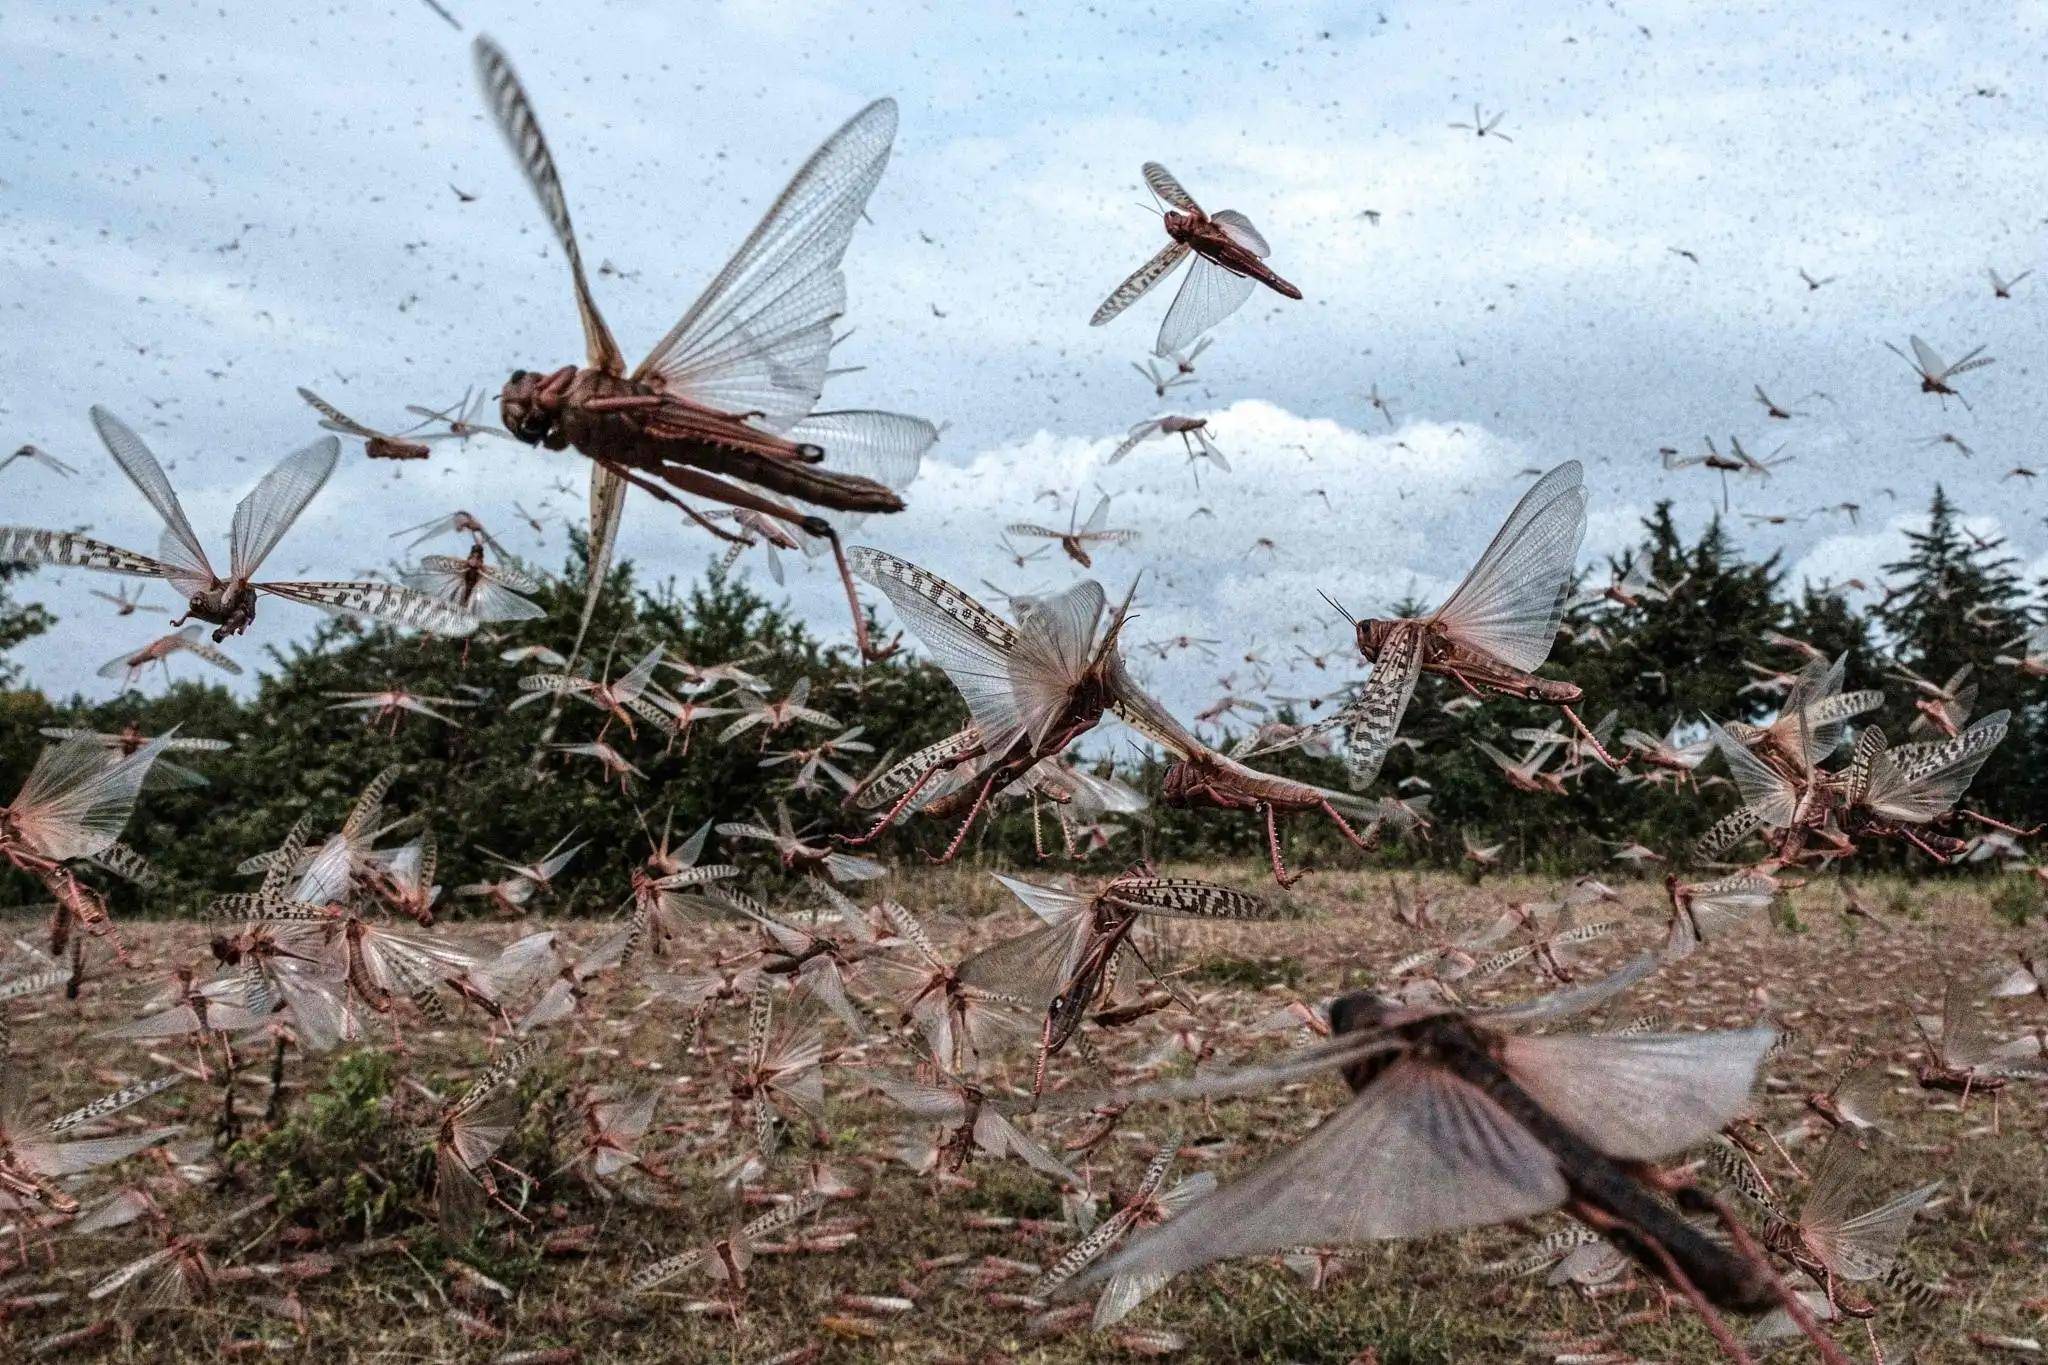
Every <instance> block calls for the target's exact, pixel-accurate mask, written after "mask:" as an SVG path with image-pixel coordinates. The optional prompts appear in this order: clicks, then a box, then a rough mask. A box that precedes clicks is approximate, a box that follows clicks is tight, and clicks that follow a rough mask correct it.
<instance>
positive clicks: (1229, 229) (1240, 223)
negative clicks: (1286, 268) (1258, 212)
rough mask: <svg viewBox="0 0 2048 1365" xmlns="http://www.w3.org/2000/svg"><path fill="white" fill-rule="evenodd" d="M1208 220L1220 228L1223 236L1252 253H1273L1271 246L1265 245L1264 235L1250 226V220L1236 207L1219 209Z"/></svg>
mask: <svg viewBox="0 0 2048 1365" xmlns="http://www.w3.org/2000/svg"><path fill="white" fill-rule="evenodd" d="M1209 221H1210V222H1212V223H1214V224H1216V226H1217V227H1220V228H1222V229H1223V232H1224V235H1225V236H1227V237H1229V238H1230V240H1231V241H1233V242H1236V243H1237V244H1238V245H1239V246H1241V247H1243V248H1244V249H1245V250H1246V251H1249V252H1251V253H1252V255H1254V256H1258V257H1261V258H1264V257H1266V256H1270V255H1272V254H1273V248H1272V247H1270V246H1267V245H1266V239H1265V237H1264V236H1262V235H1261V234H1260V232H1259V230H1258V229H1257V228H1255V227H1253V226H1252V220H1251V219H1249V218H1247V217H1245V216H1244V215H1243V214H1241V213H1239V212H1238V211H1237V210H1236V209H1222V210H1219V211H1218V212H1217V214H1216V215H1215V216H1214V217H1213V218H1211V219H1210V220H1209Z"/></svg>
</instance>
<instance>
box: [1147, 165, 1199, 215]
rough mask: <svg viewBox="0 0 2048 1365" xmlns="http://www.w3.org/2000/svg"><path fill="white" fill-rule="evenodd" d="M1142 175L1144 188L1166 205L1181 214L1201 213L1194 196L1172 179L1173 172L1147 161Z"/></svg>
mask: <svg viewBox="0 0 2048 1365" xmlns="http://www.w3.org/2000/svg"><path fill="white" fill-rule="evenodd" d="M1144 174H1145V184H1146V186H1147V187H1148V188H1149V189H1150V190H1151V191H1152V193H1154V194H1156V195H1158V196H1159V197H1160V198H1161V199H1164V200H1165V201H1166V202H1167V203H1169V204H1171V205H1173V206H1174V207H1175V208H1177V209H1179V210H1181V211H1182V212H1183V213H1200V212H1201V211H1202V206H1201V205H1200V204H1197V203H1196V202H1195V196H1193V195H1192V194H1189V193H1188V192H1187V190H1186V189H1185V188H1184V187H1183V186H1182V185H1181V183H1180V181H1179V180H1177V179H1175V178H1174V174H1173V172H1172V171H1169V170H1167V169H1166V167H1164V166H1162V165H1160V164H1159V163H1158V162H1156V161H1148V162H1146V163H1145V166H1144Z"/></svg>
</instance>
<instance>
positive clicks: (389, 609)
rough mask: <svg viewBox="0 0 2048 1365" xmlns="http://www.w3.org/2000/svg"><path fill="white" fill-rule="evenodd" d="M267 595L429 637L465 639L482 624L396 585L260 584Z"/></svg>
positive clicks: (468, 614)
mask: <svg viewBox="0 0 2048 1365" xmlns="http://www.w3.org/2000/svg"><path fill="white" fill-rule="evenodd" d="M255 586H256V587H258V588H260V589H262V590H263V591H264V592H269V593H276V594H277V595H278V596H279V597H287V598H290V599H291V600H292V601H294V602H304V603H305V604H306V605H307V606H309V607H319V608H321V609H323V610H325V611H332V612H339V613H342V614H344V615H352V616H374V617H376V618H377V619H378V620H380V621H389V622H391V623H392V624H393V625H398V626H411V627H413V628H414V629H417V630H424V631H426V632H427V633H428V634H430V635H449V636H458V637H459V636H463V635H468V634H469V633H470V632H472V631H474V630H475V629H476V628H477V627H478V626H479V625H480V624H482V622H481V621H480V620H479V619H478V618H477V616H476V615H475V614H474V613H472V612H467V611H464V610H463V609H462V608H460V607H458V606H455V605H454V604H453V603H449V602H443V601H441V600H440V599H439V598H436V597H429V596H428V595H427V594H425V593H423V592H416V591H414V590H413V589H411V588H404V587H400V586H399V585H398V584H396V583H258V584H256V585H255Z"/></svg>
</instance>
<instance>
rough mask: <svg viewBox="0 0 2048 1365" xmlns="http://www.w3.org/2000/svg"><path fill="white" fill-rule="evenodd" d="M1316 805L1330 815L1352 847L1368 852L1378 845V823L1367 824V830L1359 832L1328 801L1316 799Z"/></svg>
mask: <svg viewBox="0 0 2048 1365" xmlns="http://www.w3.org/2000/svg"><path fill="white" fill-rule="evenodd" d="M1316 806H1317V808H1318V809H1319V810H1321V811H1322V813H1323V814H1324V815H1327V816H1328V817H1330V820H1331V822H1332V823H1334V824H1335V825H1336V826H1337V831H1338V832H1339V833H1340V834H1342V835H1343V836H1344V837H1345V839H1347V840H1348V841H1349V842H1350V844H1351V846H1352V847H1353V848H1357V849H1362V850H1364V851H1365V852H1367V853H1370V852H1372V851H1373V850H1374V849H1376V848H1378V847H1379V846H1380V831H1379V826H1378V824H1373V825H1371V826H1368V827H1367V832H1366V833H1365V834H1360V833H1359V832H1358V831H1357V830H1355V829H1353V828H1352V827H1351V822H1350V821H1349V820H1346V819H1345V818H1344V817H1343V815H1341V814H1340V813H1339V812H1338V810H1337V808H1336V807H1335V806H1333V805H1331V804H1330V803H1329V802H1328V801H1318V802H1317V803H1316Z"/></svg>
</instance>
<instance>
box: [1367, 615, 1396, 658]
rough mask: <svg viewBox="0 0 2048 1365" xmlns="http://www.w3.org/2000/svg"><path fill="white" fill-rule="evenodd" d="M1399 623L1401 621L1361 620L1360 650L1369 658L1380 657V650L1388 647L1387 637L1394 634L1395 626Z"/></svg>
mask: <svg viewBox="0 0 2048 1365" xmlns="http://www.w3.org/2000/svg"><path fill="white" fill-rule="evenodd" d="M1399 624H1400V622H1398V621H1376V620H1367V621H1360V622H1359V623H1358V652H1359V653H1360V654H1363V655H1364V656H1365V657H1366V658H1368V659H1377V658H1379V657H1380V651H1381V650H1382V649H1384V648H1386V644H1387V637H1388V636H1389V635H1391V634H1393V632H1394V627H1395V626H1397V625H1399Z"/></svg>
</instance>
